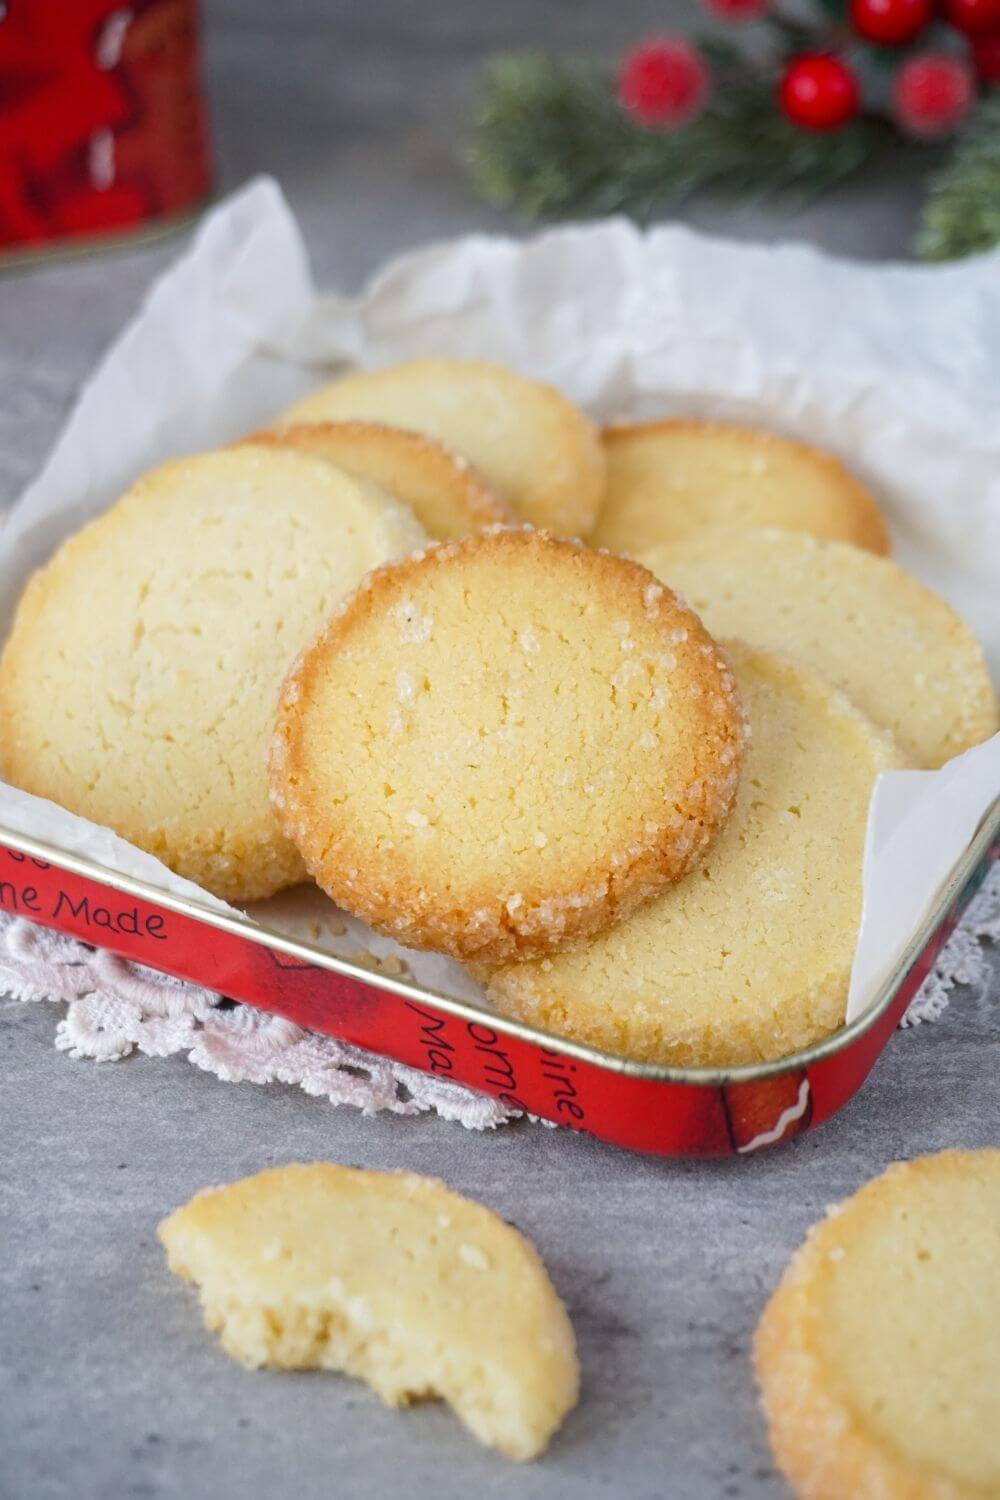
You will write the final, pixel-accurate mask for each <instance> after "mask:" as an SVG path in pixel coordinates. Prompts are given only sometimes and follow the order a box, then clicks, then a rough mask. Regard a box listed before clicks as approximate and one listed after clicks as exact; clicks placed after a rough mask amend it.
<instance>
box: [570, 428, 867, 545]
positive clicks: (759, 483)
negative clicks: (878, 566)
mask: <svg viewBox="0 0 1000 1500" xmlns="http://www.w3.org/2000/svg"><path fill="white" fill-rule="evenodd" d="M604 448H605V452H606V453H607V458H608V480H607V495H606V499H605V502H604V505H603V507H602V509H601V513H600V516H599V517H598V520H597V525H596V527H595V528H594V532H593V535H592V536H591V538H590V540H591V544H592V545H593V546H595V547H607V548H608V549H609V550H610V551H612V552H626V553H628V554H629V555H630V556H637V555H638V554H639V553H640V552H645V551H646V550H647V548H649V547H655V546H657V545H658V544H659V543H660V542H672V541H674V540H675V539H676V538H677V537H682V536H686V535H687V534H688V533H689V532H691V531H697V530H698V529H699V528H700V527H702V526H781V527H785V528H787V529H788V530H790V531H807V532H810V533H811V534H812V535H814V536H824V537H832V538H833V539H834V540H836V541H842V542H852V543H853V544H854V545H855V546H856V547H866V548H868V550H869V551H871V552H888V551H889V537H888V533H887V531H886V527H885V522H884V521H883V519H882V515H881V512H880V511H879V508H878V506H877V505H876V503H875V500H874V499H873V498H872V495H871V494H870V492H869V491H868V490H867V489H866V488H865V486H864V485H863V484H862V483H861V482H860V480H857V479H855V478H854V476H853V475H852V474H850V473H849V472H848V470H847V469H846V468H845V467H844V465H843V464H842V463H841V462H840V460H839V459H837V458H834V456H833V454H832V453H824V452H823V451H822V450H821V449H819V448H812V447H810V446H809V445H808V444H807V443H799V442H795V441H793V440H792V439H791V438H785V437H779V436H778V435H777V433H773V432H764V431H762V430H761V429H759V428H756V427H737V426H731V425H728V424H725V423H721V422H696V421H688V420H681V419H671V420H667V421H662V422H640V423H637V424H635V425H620V426H613V427H608V428H606V429H605V431H604Z"/></svg>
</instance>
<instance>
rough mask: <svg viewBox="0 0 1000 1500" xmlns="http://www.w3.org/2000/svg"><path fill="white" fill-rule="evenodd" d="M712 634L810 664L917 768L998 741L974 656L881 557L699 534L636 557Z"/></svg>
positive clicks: (833, 545)
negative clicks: (677, 594) (674, 591)
mask: <svg viewBox="0 0 1000 1500" xmlns="http://www.w3.org/2000/svg"><path fill="white" fill-rule="evenodd" d="M640 561H642V562H643V563H644V564H645V565H646V567H647V568H649V569H651V571H652V572H654V573H655V574H656V576H657V577H658V578H662V579H663V580H664V582H666V583H668V584H669V585H670V586H671V587H672V588H675V589H678V590H679V591H680V593H681V594H683V596H684V598H685V599H686V600H687V601H688V603H689V604H690V605H691V607H692V609H693V610H695V612H696V613H697V614H698V615H700V616H701V618H702V620H704V622H705V624H706V625H707V626H708V628H709V630H711V631H713V632H714V633H715V634H716V635H718V636H730V635H733V636H739V637H741V638H742V639H743V640H746V641H750V642H751V643H752V644H753V645H755V646H761V647H763V648H764V649H765V650H771V651H788V652H790V653H792V654H793V655H795V656H797V657H799V658H800V659H801V660H802V661H804V662H806V664H807V665H808V666H811V667H815V668H816V669H817V671H820V672H822V673H823V675H824V676H825V677H828V678H829V679H830V681H831V682H833V683H835V684H836V686H837V687H839V688H842V689H843V691H844V692H845V693H846V694H847V695H848V697H849V698H850V699H851V700H852V702H854V703H856V704H857V706H858V708H860V709H862V710H863V711H864V712H865V713H866V714H867V715H868V717H869V718H870V719H873V720H874V721H875V723H876V724H880V725H881V726H882V727H883V728H884V729H889V730H891V731H892V733H893V734H894V735H895V737H896V740H897V741H898V743H899V745H900V748H901V749H902V750H903V752H904V753H905V755H906V756H907V758H908V759H909V761H910V762H911V764H913V765H914V766H928V767H933V766H940V765H943V764H944V762H945V761H946V760H950V759H951V757H952V756H953V755H958V754H960V753H961V751H963V750H968V749H969V748H970V747H971V746H972V745H978V744H979V743H980V741H981V740H985V739H988V738H989V736H990V735H991V734H995V733H996V731H997V728H998V727H1000V724H998V715H997V696H996V693H995V692H994V690H993V684H992V683H991V681H990V674H989V671H988V670H987V667H986V662H985V660H984V658H983V653H982V650H981V649H980V646H979V643H978V642H977V641H976V638H975V636H974V635H973V634H972V631H971V630H970V629H969V627H968V626H967V625H966V624H965V622H964V620H962V619H961V618H960V617H959V616H958V615H957V614H956V613H955V611H954V610H953V609H952V608H951V606H950V605H948V604H946V603H945V601H944V600H943V599H941V598H939V597H938V595H937V594H932V593H931V591H930V589H927V588H924V586H923V584H920V583H918V582H917V580H916V579H915V578H911V577H910V575H909V573H906V572H904V571H903V569H902V568H900V567H899V566H898V565H897V564H896V563H894V562H891V561H890V560H889V558H887V557H876V556H875V555H874V554H873V553H871V552H865V551H863V550H862V549H861V548H859V547H850V546H848V545H846V543H844V542H831V541H820V540H819V539H817V538H816V537H812V536H807V535H806V534H805V533H804V532H795V531H778V530H774V529H767V530H761V529H757V530H747V531H735V530H733V531H697V532H692V533H691V534H690V535H689V536H686V537H681V538H679V539H678V540H677V541H675V542H670V543H666V544H664V545H663V546H661V547H654V548H653V549H651V550H650V551H649V552H647V553H644V554H643V556H642V558H641V559H640Z"/></svg>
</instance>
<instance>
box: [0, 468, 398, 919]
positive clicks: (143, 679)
mask: <svg viewBox="0 0 1000 1500" xmlns="http://www.w3.org/2000/svg"><path fill="white" fill-rule="evenodd" d="M422 539H423V532H422V531H421V529H420V527H419V526H418V525H417V523H416V521H415V520H414V519H413V517H412V515H411V514H410V512H409V511H408V510H406V509H405V508H404V507H403V506H401V505H399V504H398V503H397V502H396V501H394V500H392V499H390V497H389V496H388V495H386V494H385V492H384V491H382V490H379V489H378V488H377V487H376V486H374V485H372V484H369V483H367V482H365V481H360V480H356V479H352V478H351V477H350V476H349V475H347V474H344V473H342V472H341V471H340V470H338V469H335V468H334V467H333V466H332V465H331V464H328V463H324V462H323V461H322V460H321V459H318V458H313V457H310V456H309V455H307V454H304V453H296V452H294V451H292V450H291V449H281V448H263V447H252V446H245V447H238V448H230V449H228V450H226V451H225V452H222V453H205V454H201V455H199V456H197V457H195V458H184V459H178V460H177V461H176V462H174V463H169V464H165V465H164V466H163V467H162V468H160V469H156V470H154V471H153V472H152V473H150V474H146V475H145V476H144V477H143V478H142V479H140V480H138V482H137V483H136V484H135V485H133V487H132V489H131V490H129V492H128V494H127V495H125V496H124V497H123V498H122V499H121V500H120V501H119V502H118V503H117V504H116V505H114V506H112V507H111V509H110V510H108V511H106V512H105V513H104V514H103V515H101V516H99V517H98V518H97V519H96V520H94V521H91V522H90V523H89V525H87V526H85V527H84V528H83V530H82V531H80V532H78V533H77V534H76V535H75V536H73V537H71V538H70V539H69V540H68V541H67V542H65V543H64V544H63V546H62V547H60V549H59V551H58V552H57V553H56V555H55V556H54V557H53V558H52V560H51V562H49V563H48V564H47V566H45V567H44V568H42V569H41V570H40V571H39V572H38V573H36V574H35V575H34V577H33V578H32V579H31V581H30V583H29V584H28V587H27V588H26V590H25V592H24V595H23V597H22V599H21V602H20V604H19V606H18V611H17V616H16V619H15V621H14V626H13V630H12V632H11V635H10V638H9V639H8V641H7V644H6V647H5V649H4V653H3V658H2V661H0V766H2V771H3V774H4V776H5V777H6V778H7V780H9V781H11V782H13V784H14V785H15V786H18V787H22V788H23V789H24V790H25V791H28V792H33V793H34V794H35V795H36V796H39V797H48V798H51V799H52V801H54V802H58V803H60V804H61V805H62V806H63V807H66V808H68V809H69V810H70V811H71V812H74V813H79V814H81V815H82V816H83V817H86V818H90V819H91V820H92V821H93V822H95V823H102V824H105V825H106V826H107V827H109V828H112V829H114V831H115V832H116V833H119V834H121V835H122V837H123V838H126V839H129V840H130V841H131V842H132V843H133V844H137V845H138V846H139V848H141V849H146V850H148V851H149V852H150V853H151V854H155V855H157V856H158V857H159V858H160V859H162V860H163V862H164V863H165V864H167V865H169V866H170V868H171V869H172V870H176V871H177V872H178V874H180V875H184V876H187V877H188V878H189V879H191V880H195V881H197V882H198V883H199V884H201V885H203V886H206V887H207V888H208V889H209V890H210V891H213V892H214V893H215V894H216V895H217V896H222V897H224V898H226V899H228V900H234V901H239V900H252V899H254V898H256V897H261V896H268V895H271V894H272V893H273V892H274V891H276V890H279V889H280V888H281V887H282V886H285V885H291V884H294V883H295V882H296V881H299V880H302V879H303V878H304V876H305V870H304V867H303V865H302V862H301V860H300V858H299V856H298V854H297V853H296V850H295V848H294V846H293V845H292V844H291V843H290V842H289V841H288V839H286V838H285V837H284V835H283V834H282V833H281V831H280V829H279V827H278V824H277V822H276V820H275V818H274V814H273V813H272V811H271V807H270V804H269V801H268V793H267V778H266V773H265V768H264V747H265V744H266V741H267V738H268V735H269V732H270V727H271V721H272V719H273V714H274V705H275V702H276V701H277V696H278V688H279V686H280V684H281V681H282V678H283V677H284V675H285V673H286V671H287V670H288V666H289V664H290V662H291V661H292V660H293V659H294V657H295V655H296V653H297V652H298V651H300V650H301V649H302V647H303V645H304V644H305V643H306V642H307V641H308V640H309V638H310V636H311V635H312V634H313V633H314V631H315V630H316V629H317V627H318V626H319V625H320V623H321V622H322V621H323V620H324V619H325V618H326V617H327V616H328V615H329V613H330V611H331V610H332V609H333V608H334V607H335V605H336V604H337V603H338V602H339V600H340V599H341V598H342V597H343V595H344V594H345V593H346V592H347V591H348V590H349V589H351V588H353V587H354V585H355V584H356V583H357V582H358V581H359V579H360V578H361V577H362V576H363V575H364V574H365V573H366V572H367V571H368V569H369V568H372V567H374V566H375V564H377V563H381V562H384V561H385V560H386V559H387V558H390V557H396V556H399V555H400V554H402V553H405V552H409V551H412V549H413V548H414V547H416V546H419V545H420V542H421V541H422Z"/></svg>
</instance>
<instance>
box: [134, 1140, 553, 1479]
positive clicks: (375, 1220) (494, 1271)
mask: <svg viewBox="0 0 1000 1500" xmlns="http://www.w3.org/2000/svg"><path fill="white" fill-rule="evenodd" d="M159 1234H160V1239H161V1240H162V1241H163V1244H164V1246H165V1247H166V1251H167V1259H168V1263H169V1265H170V1269H171V1270H172V1271H174V1272H176V1274H177V1275H178V1276H182V1277H183V1278H184V1279H185V1280H186V1281H193V1282H196V1283H197V1285H198V1287H199V1289H200V1296H201V1305H202V1309H203V1311H204V1316H205V1322H206V1324H207V1325H208V1327H209V1328H211V1329H215V1330H217V1331H218V1333H219V1334H220V1337H221V1339H222V1344H223V1347H224V1348H225V1350H226V1352H227V1353H228V1354H231V1355H232V1357H233V1358H234V1359H238V1360H240V1361H241V1362H242V1363H243V1364H245V1365H249V1366H251V1367H252V1368H260V1367H261V1366H267V1367H270V1368H272V1369H278V1370H304V1369H317V1368H318V1369H324V1370H342V1371H344V1372H345V1373H346V1374H348V1375H354V1376H357V1377H358V1378H359V1379H361V1380H364V1381H367V1383H368V1384H369V1385H370V1386H371V1388H372V1390H374V1391H375V1393H376V1394H377V1395H378V1396H380V1397H381V1399H382V1400H383V1401H384V1402H385V1403H386V1405H387V1406H406V1405H408V1404H409V1403H410V1402H411V1401H422V1400H426V1399H427V1398H429V1397H440V1398H441V1399H443V1400H445V1401H447V1403H448V1404H449V1406H451V1407H452V1409H453V1410H454V1412H455V1413H456V1415H457V1416H458V1417H459V1418H460V1419H461V1420H462V1421H463V1422H464V1423H465V1425H466V1427H468V1429H469V1430H470V1432H472V1433H474V1435H475V1436H476V1437H477V1438H478V1439H479V1441H480V1442H481V1443H487V1444H489V1445H490V1446H492V1447H495V1448H499V1449H500V1451H501V1452H502V1453H504V1454H506V1455H507V1457H508V1458H514V1459H530V1458H536V1457H537V1456H538V1455H539V1454H540V1453H541V1452H542V1451H543V1449H544V1448H545V1447H546V1445H547V1444H548V1441H549V1439H550V1438H551V1436H552V1434H553V1433H554V1432H555V1430H556V1428H557V1427H558V1426H559V1424H560V1423H561V1422H562V1420H563V1418H564V1416H565V1415H566V1413H567V1412H568V1411H569V1410H570V1409H571V1407H573V1406H574V1405H575V1403H576V1397H577V1389H578V1385H579V1371H578V1367H577V1361H576V1346H575V1341H574V1338H573V1329H572V1327H571V1326H570V1321H569V1318H568V1317H567V1316H566V1310H565V1308H564V1307H563V1305H562V1303H561V1302H560V1300H559V1298H558V1296H557V1295H556V1292H555V1290H554V1288H553V1286H552V1283H551V1281H550V1280H549V1278H548V1276H547V1274H546V1271H545V1267H544V1266H543V1264H542V1262H541V1260H540V1259H539V1256H538V1254H537V1252H536V1251H535V1248H534V1246H533V1245H531V1244H530V1243H529V1242H528V1240H526V1239H525V1238H524V1237H523V1236H522V1235H520V1234H518V1232H517V1230H516V1229H513V1228H512V1227H511V1226H510V1225H509V1224H505V1223H504V1221H503V1220H502V1219H501V1218H499V1217H498V1216H497V1215H496V1214H494V1213H491V1212H490V1211H489V1209H487V1208H483V1207H482V1205H481V1204H479V1203H474V1202H473V1201H472V1200H471V1199H469V1198H463V1197H461V1196H460V1195H459V1194H458V1193H453V1192H451V1191H450V1190H449V1189H448V1188H446V1187H445V1185H444V1184H443V1183H442V1182H437V1181H435V1179H433V1178H431V1177H418V1176H416V1175H415V1174H414V1173H412V1172H362V1171H358V1170H356V1169H355V1168H353V1167H341V1166H336V1165H334V1163H332V1162H314V1163H312V1164H310V1165H302V1166H299V1165H292V1166H286V1167H276V1168H273V1169H272V1170H270V1171H267V1172H260V1173H259V1174H258V1175H257V1176H255V1177H246V1178H244V1179H243V1180H242V1181H241V1182H234V1183H232V1184H231V1185H230V1186H229V1187H222V1188H214V1189H212V1190H211V1191H208V1192H204V1193H199V1194H198V1196H197V1197H195V1198H192V1200H191V1202H190V1203H188V1204H187V1205H186V1206H185V1207H184V1208H179V1209H178V1210H177V1211H176V1213H173V1214H171V1216H170V1218H169V1219H166V1220H164V1222H163V1223H162V1224H161V1225H160V1229H159Z"/></svg>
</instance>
